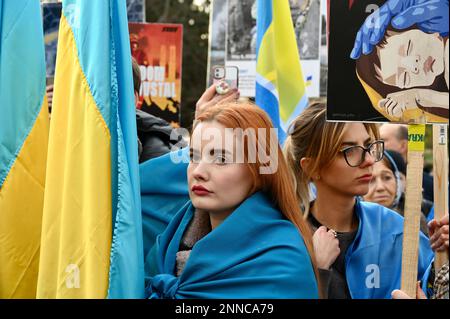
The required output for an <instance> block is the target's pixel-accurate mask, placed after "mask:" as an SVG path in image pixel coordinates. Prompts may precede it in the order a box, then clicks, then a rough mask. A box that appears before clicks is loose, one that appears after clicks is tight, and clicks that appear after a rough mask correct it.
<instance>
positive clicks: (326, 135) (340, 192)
mask: <svg viewBox="0 0 450 319" xmlns="http://www.w3.org/2000/svg"><path fill="white" fill-rule="evenodd" d="M377 139H378V129H377V127H376V125H375V124H362V123H331V122H326V107H325V105H324V104H319V103H318V104H313V105H311V106H309V107H308V108H307V109H306V110H305V111H304V112H303V113H302V114H301V115H300V116H299V117H298V118H297V119H296V120H295V121H294V122H293V123H292V127H291V133H290V135H289V137H288V139H287V140H286V144H285V155H286V157H287V160H288V163H289V166H290V167H291V169H292V171H293V172H294V175H295V179H296V184H297V185H296V192H297V197H298V200H299V201H300V203H301V207H302V209H303V211H304V214H305V217H306V218H307V219H308V221H309V223H310V225H311V226H312V228H313V230H315V234H314V237H313V244H314V252H315V255H316V263H317V267H318V268H319V272H320V279H321V285H322V290H323V292H324V293H328V296H327V297H328V298H330V299H331V298H332V299H335V298H356V299H367V298H390V297H391V292H392V290H394V289H397V288H398V287H399V286H400V274H401V253H402V233H403V218H402V217H401V216H400V215H399V214H397V213H395V212H393V211H391V210H389V209H387V208H385V207H383V206H381V205H378V204H374V203H366V202H363V201H361V200H360V196H363V195H365V194H366V193H367V192H368V190H369V183H370V181H371V180H372V177H373V176H372V174H373V173H372V171H373V165H374V163H376V162H378V161H380V160H381V159H382V158H383V150H384V145H383V142H382V141H379V140H377ZM310 182H313V183H314V185H315V186H316V190H317V194H316V195H317V196H316V198H315V200H314V201H312V202H310V200H311V194H310V192H309V183H310ZM316 229H317V230H316ZM432 256H433V254H432V251H431V249H430V247H429V245H428V243H427V239H426V237H425V236H424V235H423V234H421V235H420V255H419V265H418V266H419V268H418V278H419V280H420V279H423V277H424V276H425V273H426V269H427V268H428V266H429V265H430V264H431V260H432ZM422 282H426V280H423V281H422Z"/></svg>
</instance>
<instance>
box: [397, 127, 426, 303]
mask: <svg viewBox="0 0 450 319" xmlns="http://www.w3.org/2000/svg"><path fill="white" fill-rule="evenodd" d="M424 149H425V125H424V124H418V125H408V166H407V172H406V194H405V214H404V216H405V224H404V229H403V250H402V278H401V289H402V290H403V291H404V292H405V293H407V294H408V295H409V296H411V297H413V298H415V297H416V283H417V268H418V264H419V229H420V215H421V204H422V175H423V152H424Z"/></svg>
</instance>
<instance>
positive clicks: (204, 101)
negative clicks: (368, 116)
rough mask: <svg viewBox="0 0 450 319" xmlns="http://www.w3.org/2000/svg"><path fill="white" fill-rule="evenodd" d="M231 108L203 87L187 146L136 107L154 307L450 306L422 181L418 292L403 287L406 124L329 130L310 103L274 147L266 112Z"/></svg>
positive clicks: (443, 234) (443, 224)
mask: <svg viewBox="0 0 450 319" xmlns="http://www.w3.org/2000/svg"><path fill="white" fill-rule="evenodd" d="M134 80H135V81H139V77H138V73H136V72H135V77H134ZM137 87H139V86H137ZM136 93H137V92H136ZM238 99H239V91H238V90H233V91H230V92H228V93H227V94H218V93H217V92H216V89H215V86H214V85H213V86H211V87H209V88H208V89H207V90H206V91H205V93H204V94H203V96H202V97H201V98H200V99H199V101H198V103H197V108H196V114H195V122H194V124H193V130H192V133H191V136H190V140H189V141H188V142H187V143H186V142H184V141H183V140H182V139H181V138H178V139H177V138H175V139H174V134H172V137H170V135H171V134H170V131H171V130H172V129H171V128H170V126H169V124H167V123H164V121H163V120H161V119H152V118H153V117H152V116H151V115H148V114H141V112H137V129H138V138H139V141H140V143H139V144H140V145H142V147H140V150H139V152H140V162H141V165H140V170H141V183H143V185H141V186H142V192H143V194H142V195H143V196H142V198H143V199H142V204H143V205H142V209H143V221H144V238H145V245H144V246H145V255H146V265H145V270H146V292H147V296H148V297H149V298H330V299H343V298H354V299H366V298H399V299H403V298H409V297H414V298H416V297H417V298H425V297H427V298H448V263H447V264H446V265H444V266H443V267H442V268H441V269H440V270H439V271H438V273H437V274H435V273H434V264H433V261H434V254H435V252H436V251H447V252H448V216H446V218H444V219H442V220H434V219H433V220H432V221H431V222H429V223H428V224H427V223H426V218H427V215H428V214H429V212H430V208H431V206H432V201H430V199H431V200H432V199H433V197H432V190H430V189H428V188H427V187H428V186H427V185H428V184H426V183H424V192H423V193H424V199H423V205H422V215H423V216H422V220H421V221H422V223H421V232H420V235H419V236H420V247H419V258H418V260H419V263H418V278H417V279H418V282H420V283H421V286H420V287H419V286H418V292H417V296H408V295H406V293H405V292H403V291H401V290H398V289H399V288H400V280H401V256H402V238H403V217H402V216H401V215H403V210H404V192H405V181H406V165H407V164H406V154H407V142H406V141H405V140H407V136H406V138H404V135H405V134H404V131H405V127H404V126H401V125H394V124H384V125H382V126H381V128H380V127H379V125H377V124H363V123H334V122H327V121H326V105H325V104H323V103H314V104H311V105H309V106H308V107H307V108H306V109H305V110H304V111H303V112H302V114H300V115H299V116H298V117H297V119H295V121H294V122H293V123H292V124H291V126H290V129H289V131H288V138H287V140H286V142H285V143H284V145H283V146H280V145H279V143H278V140H276V139H275V147H274V145H273V144H274V143H273V141H271V139H273V135H271V134H270V132H272V131H273V127H272V124H271V121H270V119H269V118H268V116H267V115H266V114H265V113H264V112H263V111H262V110H261V109H259V108H258V107H257V106H255V105H253V104H252V103H251V102H248V101H242V100H239V101H238ZM152 121H153V123H154V124H144V123H145V122H147V123H152ZM155 123H158V124H157V125H156V124H155ZM148 127H153V129H150V130H149V129H148ZM230 129H231V130H230ZM261 129H263V130H261ZM271 129H272V130H271ZM242 132H244V133H242ZM249 132H253V133H254V134H251V133H249ZM175 135H176V134H175ZM149 141H151V142H149ZM267 141H269V142H267ZM162 145H164V147H162ZM252 145H253V146H256V148H255V149H254V150H253V151H252ZM174 146H175V148H174ZM171 151H172V152H171ZM258 152H262V153H258ZM163 154H165V155H163ZM174 154H177V156H178V157H177V158H178V160H174ZM239 154H242V155H243V160H242V159H241V161H239V156H238V155H239ZM261 154H263V155H264V156H265V158H264V157H262V156H259V155H261ZM161 155H162V156H161ZM274 162H276V163H277V166H276V169H275V170H272V171H269V172H268V173H267V172H266V173H261V172H262V171H263V169H265V168H268V166H269V165H270V163H274ZM427 176H430V175H427ZM430 177H431V176H430ZM431 185H432V183H431ZM430 194H431V195H430ZM433 289H434V290H433Z"/></svg>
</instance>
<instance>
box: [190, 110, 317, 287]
mask: <svg viewBox="0 0 450 319" xmlns="http://www.w3.org/2000/svg"><path fill="white" fill-rule="evenodd" d="M197 121H198V122H211V121H217V122H218V123H220V124H222V125H223V126H225V127H226V128H232V129H236V128H240V129H243V130H244V131H245V130H246V129H253V130H254V131H255V133H256V134H255V138H256V141H253V142H256V143H257V145H258V147H263V146H264V145H263V144H262V142H261V141H262V140H264V139H265V141H270V143H267V142H266V143H265V152H266V153H265V154H266V155H267V156H269V157H270V162H272V161H273V160H276V161H277V162H278V168H277V169H276V170H275V171H274V172H272V173H271V174H260V173H259V172H260V168H263V167H264V166H265V165H264V164H263V163H261V162H260V159H259V158H258V156H256V163H249V161H248V152H249V150H248V145H251V144H249V142H250V143H252V141H251V140H250V141H249V138H251V137H249V136H247V135H245V136H244V156H245V164H246V165H247V166H248V168H249V170H250V172H251V175H252V178H253V189H252V192H251V193H253V192H256V191H263V192H264V193H265V194H267V195H268V196H269V198H271V200H272V202H273V203H274V204H275V205H276V207H278V208H279V210H280V211H281V213H282V214H283V215H284V216H285V217H286V218H287V219H288V220H290V221H291V222H292V223H293V224H294V225H295V226H296V227H297V229H298V230H299V232H300V234H301V235H302V237H303V240H304V242H305V245H306V248H307V250H308V253H309V255H310V256H311V260H312V264H313V268H314V272H315V274H316V279H317V281H319V277H318V274H317V268H316V266H315V256H314V249H313V244H312V230H311V228H310V227H309V225H308V224H307V222H306V220H305V219H304V218H303V215H302V211H301V209H300V203H299V202H298V200H297V197H296V193H295V187H294V180H293V176H292V175H291V173H290V170H289V168H288V166H287V163H286V161H285V159H284V157H283V153H282V151H281V148H280V146H279V144H278V140H275V141H273V138H272V139H271V136H270V129H272V128H273V125H272V122H271V121H270V119H269V117H268V116H267V114H266V113H265V112H264V111H263V110H262V109H261V108H259V107H257V106H256V105H254V104H251V103H225V104H220V105H216V106H213V107H211V108H209V109H207V110H206V111H205V112H203V113H202V114H200V115H199V116H198V117H197ZM198 122H196V123H195V125H194V128H195V126H196V124H198ZM258 128H264V129H265V130H264V131H259V130H258ZM262 132H264V133H265V136H260V134H261V133H262ZM271 143H276V149H277V152H276V154H272V152H270V147H271ZM275 157H276V158H275ZM319 291H320V286H319Z"/></svg>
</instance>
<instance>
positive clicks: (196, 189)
mask: <svg viewBox="0 0 450 319" xmlns="http://www.w3.org/2000/svg"><path fill="white" fill-rule="evenodd" d="M191 190H192V192H193V193H194V194H195V195H197V196H206V195H209V194H211V192H210V191H209V190H207V189H206V188H205V187H203V186H201V185H194V186H192V188H191Z"/></svg>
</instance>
